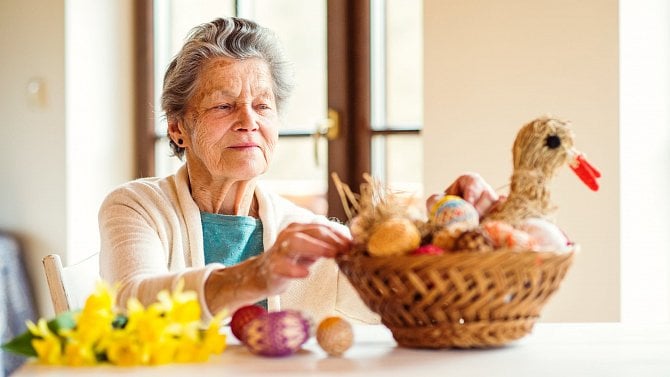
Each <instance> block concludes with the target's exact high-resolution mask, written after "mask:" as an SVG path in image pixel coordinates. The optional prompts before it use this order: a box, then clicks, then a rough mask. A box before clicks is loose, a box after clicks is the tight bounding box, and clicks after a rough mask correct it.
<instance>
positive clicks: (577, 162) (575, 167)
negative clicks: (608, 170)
mask: <svg viewBox="0 0 670 377" xmlns="http://www.w3.org/2000/svg"><path fill="white" fill-rule="evenodd" d="M570 169H572V171H574V172H575V174H577V176H578V177H579V179H581V180H582V182H584V184H586V185H587V186H588V187H589V188H590V189H591V190H593V191H598V188H599V186H598V182H596V179H597V178H600V172H599V171H598V169H596V168H594V167H593V165H591V164H589V162H588V161H586V158H585V157H584V155H583V154H581V153H576V154H575V155H574V158H573V159H572V161H570Z"/></svg>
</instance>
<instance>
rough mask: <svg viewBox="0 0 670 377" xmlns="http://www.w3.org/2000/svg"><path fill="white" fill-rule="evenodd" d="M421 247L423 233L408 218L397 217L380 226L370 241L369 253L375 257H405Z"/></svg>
mask: <svg viewBox="0 0 670 377" xmlns="http://www.w3.org/2000/svg"><path fill="white" fill-rule="evenodd" d="M420 245H421V232H419V229H418V228H417V227H416V225H414V223H413V222H412V221H411V220H409V219H406V218H401V217H395V218H391V219H388V220H386V221H384V222H383V223H381V224H379V225H378V226H377V227H376V228H375V229H374V231H373V232H372V234H371V235H370V239H369V240H368V252H369V253H370V255H372V256H375V257H381V256H393V255H404V254H408V253H410V252H412V251H413V250H415V249H417V248H418V247H419V246H420Z"/></svg>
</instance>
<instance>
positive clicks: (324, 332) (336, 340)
mask: <svg viewBox="0 0 670 377" xmlns="http://www.w3.org/2000/svg"><path fill="white" fill-rule="evenodd" d="M316 341H317V342H318V343H319V346H321V348H322V349H323V350H324V351H326V353H328V354H329V355H331V356H341V355H342V354H343V353H344V352H346V351H347V350H348V349H349V348H350V347H351V345H352V344H353V342H354V332H353V329H352V328H351V325H350V324H349V322H347V321H346V320H344V319H342V318H340V317H328V318H325V319H324V320H323V321H321V323H320V324H319V327H318V328H317V330H316Z"/></svg>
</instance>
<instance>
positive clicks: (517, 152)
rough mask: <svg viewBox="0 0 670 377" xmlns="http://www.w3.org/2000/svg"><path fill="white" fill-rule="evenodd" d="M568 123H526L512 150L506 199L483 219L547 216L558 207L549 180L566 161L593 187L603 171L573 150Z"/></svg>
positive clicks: (551, 120)
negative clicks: (511, 168) (555, 205)
mask: <svg viewBox="0 0 670 377" xmlns="http://www.w3.org/2000/svg"><path fill="white" fill-rule="evenodd" d="M573 145H574V136H573V133H572V131H571V130H570V128H569V123H568V122H565V121H563V120H560V119H557V118H552V117H541V118H538V119H535V120H533V121H531V122H530V123H528V124H526V125H524V126H523V127H522V128H521V130H519V133H518V134H517V136H516V139H515V141H514V147H513V150H512V156H513V162H514V170H513V173H512V177H511V182H510V192H509V196H508V197H507V200H506V201H505V202H504V203H503V204H502V205H501V206H500V207H499V208H498V209H497V210H496V211H495V212H493V213H491V214H490V215H488V216H487V217H486V219H484V221H491V220H499V221H504V222H506V223H509V224H511V225H517V224H519V223H520V222H522V221H523V220H525V219H528V218H548V217H549V215H550V214H551V212H552V211H553V210H554V209H555V207H554V206H553V204H552V203H551V192H550V189H549V183H550V181H551V179H552V178H553V177H554V176H555V174H556V172H557V169H558V168H559V167H561V166H563V165H564V164H565V163H566V162H569V163H570V167H571V168H572V169H573V170H574V171H575V172H576V173H577V175H578V176H579V177H580V178H581V179H582V180H583V181H584V182H585V183H586V184H587V185H588V186H589V187H590V188H591V189H593V190H597V189H598V186H597V184H596V183H595V178H597V177H599V176H600V173H599V172H598V171H597V170H595V169H594V168H593V167H592V166H590V165H589V164H588V163H587V162H586V161H585V160H584V158H583V156H582V155H581V154H580V153H579V152H577V151H576V150H575V149H574V146H573Z"/></svg>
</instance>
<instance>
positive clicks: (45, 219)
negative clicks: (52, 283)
mask: <svg viewBox="0 0 670 377" xmlns="http://www.w3.org/2000/svg"><path fill="white" fill-rule="evenodd" d="M64 9H65V8H64V1H62V0H61V1H57V0H53V1H40V0H2V1H0V51H2V63H1V64H0V83H2V91H0V114H2V122H0V130H2V135H3V137H2V139H3V141H4V142H3V143H2V144H3V146H2V148H0V160H1V161H2V164H0V177H2V178H1V179H2V184H0V228H2V229H6V230H9V231H11V232H14V233H16V234H17V235H18V236H19V237H20V239H21V241H22V244H23V247H24V249H25V254H24V256H25V258H24V259H25V261H26V263H27V266H28V269H29V275H30V277H31V280H32V283H33V286H34V289H35V291H36V293H37V296H38V301H39V303H40V309H41V310H43V309H45V308H48V309H50V306H49V305H47V304H45V303H49V301H48V294H47V290H46V280H44V279H43V277H42V268H41V267H42V263H41V260H42V257H43V256H44V255H46V254H48V253H51V252H59V251H63V250H65V249H66V223H67V221H66V211H65V208H66V207H65V204H66V203H65V198H66V192H65V190H66V185H65V179H66V178H65V177H66V165H65V144H66V141H65V76H64V72H65V37H64V30H65V26H64V25H65V24H64V23H65V19H64V11H65V10H64ZM33 79H36V80H39V81H41V82H42V83H43V97H42V98H43V101H42V102H40V101H38V102H37V103H36V102H35V101H31V100H30V97H29V96H28V95H27V90H28V89H27V87H28V85H29V83H30V82H31V80H33Z"/></svg>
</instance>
